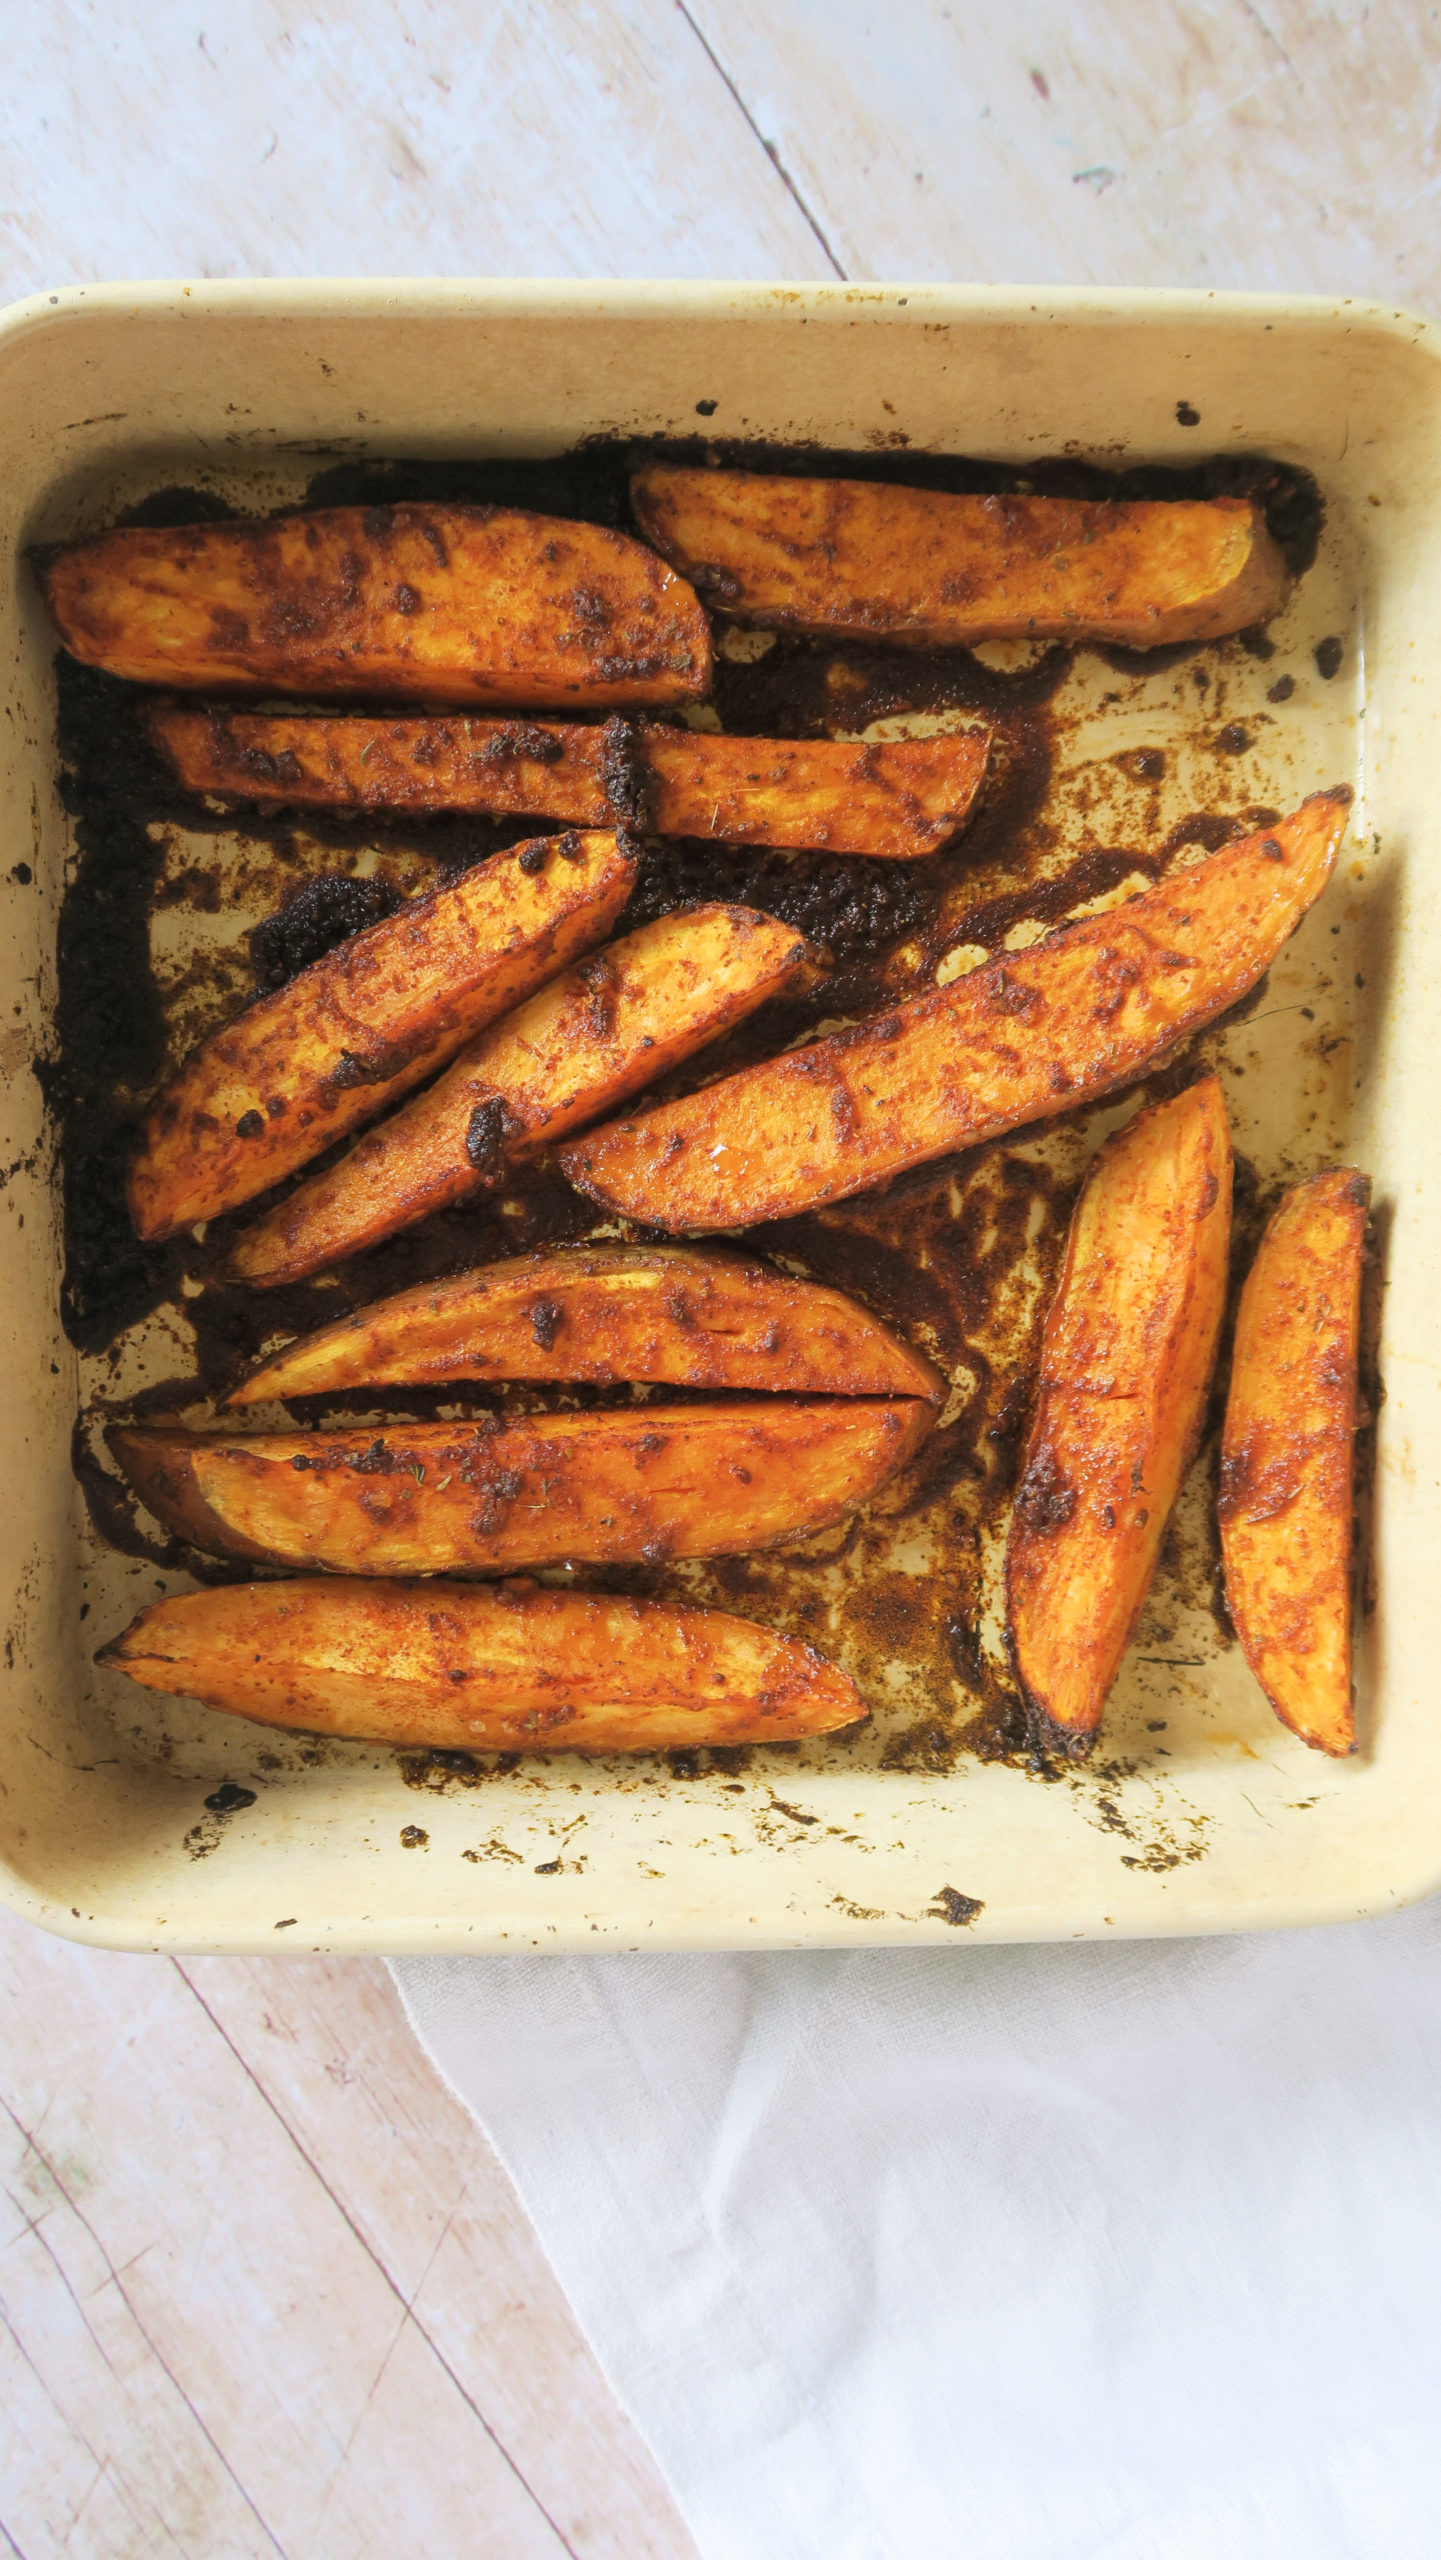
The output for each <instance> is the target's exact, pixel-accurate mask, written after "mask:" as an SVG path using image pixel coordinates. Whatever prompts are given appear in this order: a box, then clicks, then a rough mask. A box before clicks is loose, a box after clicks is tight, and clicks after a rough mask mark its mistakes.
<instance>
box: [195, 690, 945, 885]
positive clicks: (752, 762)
mask: <svg viewBox="0 0 1441 2560" xmlns="http://www.w3.org/2000/svg"><path fill="white" fill-rule="evenodd" d="M150 729H151V733H152V735H153V737H154V738H155V741H156V743H157V745H158V746H159V747H160V748H161V749H162V750H163V752H164V754H165V755H166V757H167V758H168V759H169V762H170V764H171V765H172V766H173V768H174V771H175V774H176V776H177V779H178V780H179V781H180V782H181V783H182V784H183V786H184V788H185V789H186V790H187V791H194V792H199V793H203V794H206V795H212V796H215V797H218V798H221V799H228V800H242V801H253V802H259V803H261V804H263V805H267V806H281V805H283V806H286V807H291V808H309V809H360V810H405V811H412V810H415V811H429V810H435V809H482V810H487V811H489V812H490V813H491V814H493V815H495V816H507V815H509V816H517V817H536V818H550V819H553V820H556V821H557V822H559V823H560V824H563V825H569V826H581V827H603V826H606V825H608V824H610V823H611V822H612V819H613V817H619V818H621V819H622V820H624V821H626V822H628V823H631V824H637V825H640V824H643V825H644V826H645V827H646V828H647V829H648V830H649V831H650V832H651V833H652V834H655V835H662V836H711V837H715V838H717V839H719V840H720V841H722V842H725V843H729V844H770V845H779V846H781V847H783V848H793V849H796V850H802V851H817V852H822V853H847V854H872V855H876V856H878V857H882V858H884V859H886V860H888V861H894V862H908V861H913V860H914V859H915V858H916V857H917V856H918V855H921V854H927V853H936V852H938V851H939V849H940V847H941V846H942V845H945V844H949V843H950V841H951V839H952V837H953V836H955V835H957V834H958V833H959V831H960V829H961V828H962V827H963V826H964V825H965V824H966V821H967V819H968V818H969V817H970V816H971V814H972V812H973V810H974V808H975V805H976V802H977V800H978V798H979V796H980V791H981V786H982V784H983V782H984V780H985V776H986V767H987V764H988V761H989V758H990V750H991V736H992V733H991V731H990V730H989V729H986V728H979V727H978V728H975V729H968V730H963V731H960V732H959V733H958V734H956V735H955V736H952V737H936V738H901V739H897V740H895V741H894V742H892V743H886V744H882V743H879V742H876V743H866V744H862V745H858V746H857V745H850V744H845V743H842V742H839V741H837V740H835V739H831V738H803V739H792V738H730V737H717V736H714V735H712V734H710V733H708V732H703V731H693V730H689V729H664V728H639V727H637V726H636V725H635V724H634V723H632V722H629V721H627V722H624V723H621V722H619V721H607V722H606V723H605V725H604V726H603V727H589V728H586V727H582V726H581V725H580V724H579V723H574V722H572V723H563V722H560V721H552V722H549V723H546V722H542V721H536V720H437V719H430V720H385V719H374V718H371V719H367V718H358V717H355V716H353V715H352V716H349V717H346V718H343V719H323V718H306V717H304V716H291V715H289V714H281V713H273V712H248V711H226V710H204V711H198V710H194V709H192V708H190V707H189V706H188V705H187V704H183V703H174V702H169V703H160V704H158V705H157V707H156V708H155V710H154V711H152V712H151V714H150ZM619 730H623V731H624V732H625V734H624V735H617V731H619ZM617 758H621V759H622V760H623V764H622V769H621V770H620V772H619V773H617V770H616V759H617ZM637 795H638V798H639V802H640V805H639V806H637V805H636V801H637Z"/></svg>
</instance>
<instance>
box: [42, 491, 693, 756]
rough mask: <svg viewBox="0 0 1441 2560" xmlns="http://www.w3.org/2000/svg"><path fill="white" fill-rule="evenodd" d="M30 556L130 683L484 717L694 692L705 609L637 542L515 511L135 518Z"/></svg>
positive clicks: (75, 632) (49, 598)
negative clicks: (444, 706) (515, 709)
mask: <svg viewBox="0 0 1441 2560" xmlns="http://www.w3.org/2000/svg"><path fill="white" fill-rule="evenodd" d="M38 565H39V569H40V578H41V584H42V585H43V587H44V590H45V600H46V602H47V604H48V605H49V607H50V611H51V613H52V614H53V615H54V618H55V623H56V627H57V629H58V630H59V633H60V637H61V639H62V640H63V641H64V643H65V646H66V648H67V649H68V650H69V651H70V654H71V656H72V657H75V658H81V659H83V660H84V662H85V664H86V665H87V666H92V667H104V668H105V669H106V671H107V673H109V674H110V675H113V676H128V677H129V678H131V679H132V681H133V682H135V683H137V684H163V685H172V686H176V687H178V688H179V689H180V690H182V691H184V692H193V691H195V690H197V689H201V690H203V689H205V688H206V687H210V688H213V689H214V690H215V691H217V692H228V693H302V694H308V695H311V696H315V695H322V696H332V695H350V696H355V697H360V698H362V699H363V698H364V697H365V696H367V695H370V696H375V695H380V696H382V697H383V698H385V699H388V700H392V701H393V700H397V699H398V700H402V701H408V702H416V701H419V702H437V703H452V702H453V703H476V704H490V705H493V706H494V707H496V708H497V709H501V710H504V709H506V708H507V707H508V706H510V705H512V704H520V705H525V706H528V707H530V708H531V709H537V708H541V707H550V708H553V709H556V710H564V709H566V708H567V707H568V706H571V705H573V704H575V703H577V702H583V703H585V704H587V705H592V704H593V705H596V706H598V707H604V706H608V705H611V704H614V705H617V706H619V705H624V704H638V705H643V704H647V703H669V702H685V701H689V700H690V699H692V698H693V697H694V696H696V695H698V694H704V693H706V692H707V691H708V690H709V687H710V675H711V655H710V632H709V629H708V627H707V623H706V618H705V615H704V613H703V612H702V610H701V607H700V605H699V604H698V602H697V600H696V598H695V596H694V594H693V593H692V591H691V589H690V588H689V587H688V586H686V585H684V584H683V582H682V581H681V580H680V579H679V578H677V577H676V576H675V575H674V574H673V572H672V571H671V570H669V569H667V568H666V567H665V565H664V563H663V562H662V561H660V560H658V559H657V558H656V557H655V554H654V552H652V551H648V550H647V549H646V548H645V545H644V544H643V543H639V542H633V541H631V540H630V539H629V538H628V536H626V535H625V534H620V533H610V532H607V531H606V530H605V529H604V528H603V527H602V526H600V525H593V524H574V523H571V522H569V521H566V520H564V519H562V518H561V517H558V516H538V515H531V514H528V513H526V512H525V511H524V510H522V509H520V508H516V507H432V506H396V507H334V508H329V509H325V510H321V511H319V512H317V513H314V514H301V515H287V516H265V517H259V516H254V517H251V516H247V517H236V518H232V519H231V520H230V521H229V522H227V523H223V524H193V525H178V526H156V525H143V526H132V527H130V528H128V529H126V530H125V531H123V532H117V533H102V534H100V535H98V536H96V537H95V539H93V540H92V541H88V542H72V543H67V544H66V545H65V546H64V547H63V549H60V550H56V551H51V552H48V553H45V554H42V555H41V556H40V559H39V563H38Z"/></svg>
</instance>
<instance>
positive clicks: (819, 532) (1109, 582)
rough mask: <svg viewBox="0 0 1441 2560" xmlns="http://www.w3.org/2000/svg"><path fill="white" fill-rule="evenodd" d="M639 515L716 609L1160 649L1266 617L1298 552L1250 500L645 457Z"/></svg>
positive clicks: (743, 617)
mask: <svg viewBox="0 0 1441 2560" xmlns="http://www.w3.org/2000/svg"><path fill="white" fill-rule="evenodd" d="M631 495H632V501H633V504H634V508H635V517H636V522H637V523H638V525H639V526H640V528H641V531H642V532H643V533H644V534H645V535H646V537H647V539H648V540H649V541H651V542H653V543H654V544H655V547H656V549H657V551H660V552H663V553H664V555H665V557H666V559H667V560H669V561H671V562H673V563H674V565H675V567H676V568H678V569H680V570H681V571H682V572H683V574H684V575H685V576H686V577H688V578H689V579H690V580H691V582H692V584H693V585H694V586H696V587H697V588H699V590H700V591H701V593H702V594H703V595H704V597H705V599H706V602H707V603H708V604H710V605H713V606H714V607H715V609H716V610H717V612H720V613H724V614H729V615H732V616H733V617H734V618H735V619H737V620H738V621H741V622H755V623H763V624H766V625H768V626H769V627H770V628H772V629H774V630H787V631H804V632H810V633H813V634H815V635H816V636H818V637H820V638H822V639H826V638H838V637H841V636H849V637H852V638H864V639H868V640H884V641H886V642H888V643H890V644H891V645H892V646H894V645H896V644H897V643H899V644H901V645H903V646H907V647H911V648H918V649H947V648H970V647H971V646H973V645H974V643H975V642H976V641H978V640H1071V641H1081V640H1104V641H1110V642H1112V643H1117V644H1119V645H1120V646H1122V647H1124V648H1128V649H1154V648H1159V647H1161V646H1163V645H1167V644H1169V643H1171V642H1174V641H1179V640H1217V639H1219V638H1220V637H1221V636H1222V634H1223V633H1225V632H1228V631H1244V630H1247V629H1249V628H1250V627H1251V625H1253V624H1255V623H1260V622H1267V621H1269V620H1270V618H1271V616H1272V615H1273V614H1274V613H1276V612H1277V611H1278V610H1279V608H1280V606H1281V604H1282V602H1283V600H1284V597H1285V593H1286V564H1285V562H1284V560H1283V559H1282V556H1281V553H1280V552H1279V550H1278V549H1277V547H1276V545H1275V543H1274V542H1273V541H1272V539H1271V536H1270V534H1269V533H1268V532H1267V530H1266V522H1265V518H1264V516H1263V515H1262V513H1261V510H1260V508H1259V507H1256V506H1253V505H1252V504H1251V502H1250V500H1249V499H1246V498H1207V499H1200V500H1187V499H1169V498H1167V499H1137V500H1129V499H1128V500H1117V499H1113V498H1102V499H1090V500H1076V499H1072V498H1029V497H991V498H966V497H951V496H945V495H942V494H940V493H938V492H937V491H935V490H931V489H901V488H891V487H888V486H886V485H885V484H883V483H881V482H878V481H871V480H801V479H794V480H793V479H790V478H779V477H770V476H768V475H766V474H765V473H762V472H755V471H711V470H692V469H689V468H687V467H684V466H681V465H678V464H675V463H668V462H651V463H647V464H645V465H644V467H643V468H642V469H641V470H640V471H638V472H636V474H635V475H634V477H633V479H632V482H631Z"/></svg>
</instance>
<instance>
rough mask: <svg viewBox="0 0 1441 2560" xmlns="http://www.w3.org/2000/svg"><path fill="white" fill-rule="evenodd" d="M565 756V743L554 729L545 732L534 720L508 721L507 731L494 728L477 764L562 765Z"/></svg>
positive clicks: (478, 757)
mask: <svg viewBox="0 0 1441 2560" xmlns="http://www.w3.org/2000/svg"><path fill="white" fill-rule="evenodd" d="M564 755H565V741H564V739H563V738H558V737H557V736H556V734H555V731H554V730H553V729H542V728H540V727H539V726H538V725H537V723H536V722H535V721H533V720H508V721H507V722H506V723H505V725H504V727H503V728H499V729H492V731H491V733H490V736H489V737H488V738H487V739H486V742H485V744H484V746H483V747H482V748H481V749H480V750H479V752H478V754H477V755H476V756H475V757H474V759H473V761H474V762H475V763H476V764H520V763H524V764H559V763H560V762H561V761H562V759H563V757H564Z"/></svg>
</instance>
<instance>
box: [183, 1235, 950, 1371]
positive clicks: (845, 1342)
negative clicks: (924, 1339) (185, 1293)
mask: <svg viewBox="0 0 1441 2560" xmlns="http://www.w3.org/2000/svg"><path fill="white" fill-rule="evenodd" d="M462 1378H554V1379H568V1380H574V1381H576V1382H577V1383H584V1384H589V1385H592V1386H615V1385H619V1384H621V1383H623V1382H624V1381H625V1380H627V1379H634V1380H636V1381H637V1382H639V1383H642V1384H648V1385H653V1386H669V1387H719V1388H726V1389H729V1390H732V1391H734V1390H737V1389H739V1390H741V1391H742V1392H749V1393H752V1394H754V1393H755V1392H756V1391H757V1390H758V1389H759V1390H761V1391H762V1392H765V1391H769V1392H770V1393H772V1394H786V1395H832V1396H920V1397H922V1398H923V1399H924V1400H925V1401H927V1402H929V1403H931V1404H939V1403H940V1401H941V1399H942V1398H943V1396H944V1394H945V1391H946V1390H945V1380H944V1379H943V1378H942V1376H941V1374H940V1372H939V1370H937V1369H934V1368H932V1366H931V1363H930V1361H929V1360H925V1359H923V1358H922V1357H921V1354H920V1353H919V1352H918V1351H913V1350H912V1349H911V1347H910V1345H909V1344H908V1343H905V1342H901V1341H900V1340H899V1339H898V1338H897V1336H896V1335H895V1334H893V1333H892V1332H891V1331H890V1330H889V1328H888V1327H887V1326H886V1325H883V1324H881V1323H880V1322H879V1321H878V1319H877V1318H876V1317H875V1316H872V1315H868V1314H867V1312H866V1310H865V1308H864V1307H859V1306H857V1305H856V1303H855V1301H854V1299H852V1298H846V1297H843V1296H842V1295H841V1292H840V1291H839V1290H838V1289H823V1288H820V1287H818V1286H817V1285H816V1283H815V1282H814V1281H811V1280H790V1279H787V1278H786V1277H785V1276H784V1274H783V1273H781V1272H779V1271H771V1270H768V1269H767V1267H766V1266H765V1265H764V1264H763V1263H758V1262H742V1261H741V1260H740V1258H739V1256H738V1255H735V1254H727V1253H697V1252H693V1251H687V1249H686V1248H685V1247H684V1246H679V1245H638V1244H612V1245H579V1246H569V1247H566V1248H564V1249H562V1250H559V1251H557V1252H554V1253H524V1254H517V1255H516V1256H515V1258H514V1260H513V1261H510V1262H492V1263H490V1264H489V1265H488V1266H487V1267H486V1268H485V1269H484V1270H482V1271H461V1272H458V1273H457V1274H456V1275H455V1277H454V1278H453V1279H449V1280H437V1281H427V1282H426V1283H424V1285H423V1286H422V1287H420V1288H418V1289H407V1290H406V1291H405V1292H404V1294H403V1295H402V1296H400V1297H398V1298H385V1299H382V1300H381V1302H380V1304H379V1305H378V1306H373V1307H362V1308H361V1309H360V1310H359V1312H358V1313H357V1314H355V1315H351V1316H345V1317H343V1318H342V1319H341V1321H340V1323H339V1324H332V1325H327V1326H326V1327H325V1329H324V1331H323V1332H321V1333H312V1334H309V1335H307V1336H305V1337H304V1338H303V1339H302V1340H301V1341H299V1342H292V1343H290V1344H289V1345H288V1346H287V1348H286V1349H285V1350H284V1351H279V1352H277V1353H276V1354H275V1356H274V1358H273V1359H270V1360H266V1361H263V1362H262V1363H261V1365H260V1367H259V1368H258V1369H254V1370H252V1372H251V1374H250V1376H249V1377H248V1378H246V1379H245V1380H244V1382H243V1383H242V1384H241V1385H240V1386H238V1387H237V1388H235V1390H234V1392H233V1393H232V1394H231V1395H230V1396H228V1397H227V1399H226V1401H227V1403H229V1404H231V1405H247V1404H264V1403H268V1402H269V1401H271V1400H272V1399H274V1398H286V1397H291V1396H313V1395H319V1394H324V1393H326V1392H327V1391H331V1390H334V1389H336V1388H342V1387H355V1386H361V1387H364V1386H373V1387H380V1386H443V1385H445V1384H447V1383H448V1382H450V1381H451V1380H453V1379H457V1380H458V1379H462Z"/></svg>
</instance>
